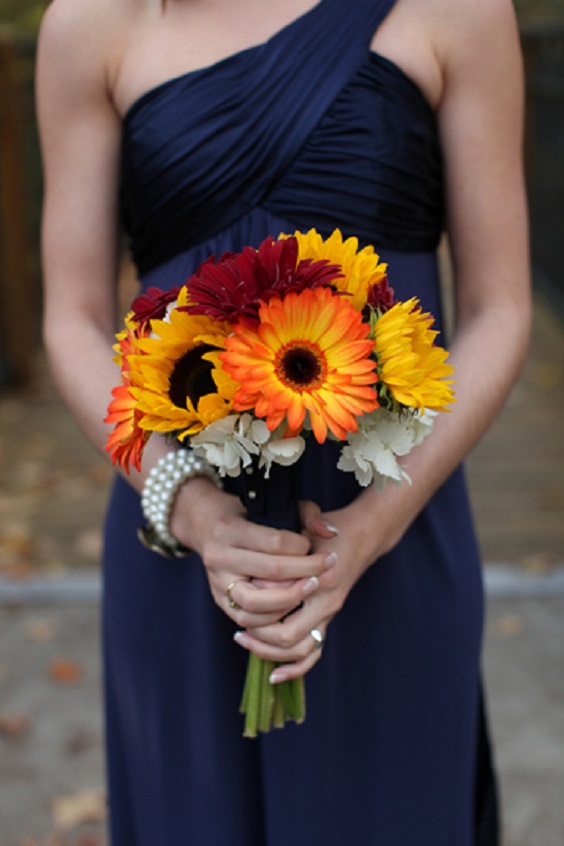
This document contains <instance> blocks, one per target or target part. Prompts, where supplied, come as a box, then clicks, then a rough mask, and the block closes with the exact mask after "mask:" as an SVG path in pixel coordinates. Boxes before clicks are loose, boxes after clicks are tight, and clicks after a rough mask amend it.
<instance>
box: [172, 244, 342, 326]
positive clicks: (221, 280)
mask: <svg viewBox="0 0 564 846" xmlns="http://www.w3.org/2000/svg"><path fill="white" fill-rule="evenodd" d="M339 276H341V269H340V267H338V266H337V265H333V264H330V263H329V262H328V261H326V260H323V261H312V260H310V259H306V260H304V261H298V243H297V240H296V238H294V237H291V238H286V239H283V240H280V241H275V240H274V239H273V238H272V237H271V236H269V237H268V238H266V239H265V240H264V241H263V242H262V244H261V245H260V247H259V248H258V250H255V249H253V248H252V247H245V249H244V250H243V252H242V253H237V254H235V255H234V254H233V253H226V254H225V255H223V256H222V257H221V258H220V259H219V261H218V262H216V263H215V264H214V263H213V262H211V261H207V262H204V264H202V265H201V267H199V268H198V270H197V271H196V273H195V274H194V275H193V276H191V277H190V279H189V280H188V282H187V283H186V288H187V290H188V295H189V300H190V304H189V305H187V306H182V307H181V308H180V309H179V311H182V310H184V311H189V312H190V313H191V314H207V315H208V316H209V317H213V318H216V319H218V320H227V321H229V323H234V322H236V321H239V320H241V319H243V320H245V319H247V320H248V319H250V320H253V321H256V320H257V319H258V311H259V308H260V306H261V305H263V304H264V303H267V302H268V301H269V300H270V298H271V297H273V296H276V297H284V296H286V294H288V293H290V292H293V293H296V294H299V293H300V292H301V291H303V290H305V289H307V288H309V289H314V288H317V287H318V286H319V285H330V284H331V283H332V281H333V280H335V279H337V278H338V277H339Z"/></svg>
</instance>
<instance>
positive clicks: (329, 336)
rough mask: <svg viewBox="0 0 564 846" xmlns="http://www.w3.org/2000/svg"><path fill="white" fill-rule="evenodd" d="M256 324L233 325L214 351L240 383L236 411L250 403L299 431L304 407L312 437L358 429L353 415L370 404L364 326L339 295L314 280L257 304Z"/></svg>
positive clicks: (369, 346)
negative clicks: (307, 287)
mask: <svg viewBox="0 0 564 846" xmlns="http://www.w3.org/2000/svg"><path fill="white" fill-rule="evenodd" d="M259 320H260V323H259V326H258V327H256V328H253V329H250V328H249V327H246V326H243V325H239V326H236V327H235V329H234V334H233V335H232V336H230V337H229V338H227V339H226V342H225V347H226V351H225V352H223V353H221V354H220V356H219V358H220V359H221V361H222V362H223V367H224V369H225V370H226V371H227V373H229V374H230V375H231V376H232V377H233V378H234V379H236V380H237V381H238V382H240V383H241V387H240V388H239V390H238V391H237V393H236V394H235V397H234V399H233V408H234V409H235V410H236V411H246V410H248V409H251V408H254V409H255V413H256V415H257V417H262V418H265V419H266V423H267V426H268V428H269V429H270V430H271V431H272V430H274V429H276V428H277V427H278V426H279V425H280V424H281V423H282V422H283V421H284V420H286V421H287V425H288V427H289V430H290V431H291V432H296V433H297V432H299V431H300V430H301V427H302V426H303V423H304V419H305V415H306V411H307V412H309V416H310V420H311V426H312V429H313V433H314V435H315V438H316V440H317V441H318V442H319V443H323V441H325V439H326V438H327V433H328V430H329V431H331V432H332V433H333V434H334V435H335V436H336V437H337V438H339V439H341V440H342V439H344V438H346V435H347V432H355V431H356V430H357V429H358V424H357V420H356V417H357V416H358V415H361V414H364V413H365V412H368V411H373V410H374V409H375V408H376V407H377V405H378V401H377V396H376V391H375V389H374V384H375V382H376V374H375V373H374V369H375V362H374V360H373V359H372V358H371V353H372V351H373V343H372V341H371V340H370V339H367V334H368V332H369V327H368V326H367V325H366V324H363V323H362V318H361V315H360V313H359V312H358V311H356V310H355V309H354V308H353V307H352V306H351V304H350V303H349V302H348V301H347V300H346V299H345V298H343V297H338V296H334V295H333V294H332V292H331V291H330V290H329V289H326V288H316V289H314V290H305V291H302V292H301V293H290V294H288V295H287V296H286V297H285V298H284V299H283V300H280V299H278V298H274V299H272V300H270V301H269V303H268V304H266V305H264V306H261V308H260V311H259Z"/></svg>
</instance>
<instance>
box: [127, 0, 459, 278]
mask: <svg viewBox="0 0 564 846" xmlns="http://www.w3.org/2000/svg"><path fill="white" fill-rule="evenodd" d="M362 3H364V6H365V7H366V8H365V10H364V14H363V15H362V16H357V15H352V14H349V12H348V11H347V8H348V4H346V3H343V2H342V0H320V2H319V3H318V5H317V6H315V7H314V8H313V9H312V10H311V11H310V12H308V13H306V14H305V15H303V16H302V17H300V18H298V19H297V20H296V21H294V22H293V23H291V24H290V25H288V26H287V27H285V28H284V29H282V30H281V31H280V32H278V33H277V34H276V35H274V36H273V37H272V38H271V39H269V40H268V41H267V42H266V43H264V44H260V45H257V46H256V47H251V48H250V49H247V50H244V51H242V52H239V53H236V54H234V55H232V56H229V57H228V58H226V59H224V60H223V61H220V62H218V63H216V64H214V65H212V66H210V67H207V68H203V69H201V70H196V71H192V72H189V73H186V74H185V75H183V76H180V77H176V78H174V79H171V80H169V81H167V82H165V83H163V84H162V85H159V86H157V87H156V88H154V89H152V90H150V91H148V92H147V93H146V94H144V95H142V96H141V97H140V98H139V99H138V100H137V101H136V102H135V103H134V104H133V105H132V106H131V108H130V109H129V111H128V112H127V114H126V116H125V122H124V136H123V151H122V192H121V200H122V209H123V216H124V222H125V226H126V229H127V231H128V232H129V235H130V237H131V241H132V250H133V255H134V257H135V259H136V261H137V264H138V267H139V270H140V272H141V274H143V273H144V272H146V271H148V270H150V269H152V268H153V267H155V266H156V265H158V264H160V263H162V262H163V261H166V260H167V259H169V258H170V257H171V256H173V255H174V254H176V253H179V252H181V251H183V250H186V249H189V248H192V247H194V246H196V245H197V244H199V243H200V242H201V241H203V240H205V239H208V238H210V237H211V236H213V235H215V234H216V233H218V232H221V231H223V230H224V229H226V228H227V227H229V226H232V225H233V224H235V223H236V222H237V221H239V220H240V219H241V218H243V217H244V216H245V214H248V213H250V212H251V210H255V209H257V208H260V209H262V210H263V211H264V212H265V213H267V214H271V215H274V216H275V217H277V218H282V219H284V220H286V221H288V222H289V223H290V224H291V225H292V226H294V227H295V228H301V229H307V228H309V226H310V225H311V220H312V218H315V220H316V223H317V228H318V229H319V230H320V231H321V232H322V233H323V234H329V233H330V232H331V231H332V230H333V229H334V228H335V227H337V226H339V227H340V228H341V229H342V231H343V233H344V234H345V235H353V234H354V235H357V236H358V237H359V239H360V240H361V242H364V243H374V242H375V243H377V244H378V246H379V247H388V248H391V249H393V250H401V251H406V252H418V251H419V252H421V251H425V250H432V249H433V248H434V247H435V246H436V244H437V242H438V239H439V236H440V232H441V228H442V223H443V191H442V168H441V154H440V147H439V143H438V138H437V127H436V121H435V116H434V113H433V112H432V110H431V109H430V107H429V105H428V103H427V102H426V100H425V98H424V97H423V95H422V93H421V91H420V90H419V89H418V88H417V86H416V85H415V84H414V83H413V82H412V81H411V80H410V79H409V78H408V77H407V76H406V75H405V74H404V73H403V72H402V71H401V69H400V68H398V67H397V65H395V64H393V63H392V62H390V61H389V60H387V59H385V58H384V57H382V56H380V55H379V54H376V53H373V52H371V51H370V41H371V38H372V35H373V33H374V31H375V30H376V28H377V26H378V24H379V22H380V20H381V19H382V17H383V16H384V14H385V13H386V12H387V11H388V9H389V7H390V6H391V5H392V4H391V3H390V2H389V0H385V1H384V2H368V0H362V2H361V3H360V5H362ZM337 33H338V36H337ZM289 47H290V48H291V49H289ZM351 126H353V127H354V132H351ZM273 234H275V235H276V234H278V233H273Z"/></svg>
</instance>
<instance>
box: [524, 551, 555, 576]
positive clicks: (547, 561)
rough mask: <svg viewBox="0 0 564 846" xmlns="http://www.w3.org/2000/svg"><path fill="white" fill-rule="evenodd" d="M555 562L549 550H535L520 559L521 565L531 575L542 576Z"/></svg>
mask: <svg viewBox="0 0 564 846" xmlns="http://www.w3.org/2000/svg"><path fill="white" fill-rule="evenodd" d="M556 563H557V558H556V556H555V555H553V554H552V553H550V552H537V553H534V554H533V555H527V556H525V557H524V558H522V559H521V565H522V566H523V567H524V568H525V570H527V571H528V572H529V573H531V574H532V575H539V576H543V575H545V573H548V572H549V571H550V569H551V568H552V567H554V565H555V564H556Z"/></svg>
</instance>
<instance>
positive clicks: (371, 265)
mask: <svg viewBox="0 0 564 846" xmlns="http://www.w3.org/2000/svg"><path fill="white" fill-rule="evenodd" d="M281 237H287V236H281ZM294 237H295V238H296V239H297V241H298V255H299V257H300V259H313V260H314V261H318V260H320V259H326V260H327V261H329V262H330V263H331V264H338V265H341V267H342V270H343V277H342V278H340V279H335V280H334V285H335V287H336V288H338V289H339V290H340V291H346V292H347V293H348V294H350V297H349V299H350V302H351V303H352V305H353V306H354V308H356V309H358V311H362V309H363V308H364V306H365V305H366V302H367V300H368V295H369V292H370V289H371V288H372V286H373V285H378V284H380V282H383V281H384V279H385V278H386V270H387V267H388V265H387V264H383V263H381V262H380V257H379V256H378V255H377V254H376V253H375V252H374V247H372V246H367V247H364V248H363V249H362V250H359V249H358V238H347V239H346V241H343V236H342V234H341V231H340V230H339V229H335V231H334V232H333V234H332V235H330V236H329V238H327V239H326V240H325V241H324V240H323V238H322V237H321V235H320V234H319V232H317V230H315V229H310V230H309V232H294Z"/></svg>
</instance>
